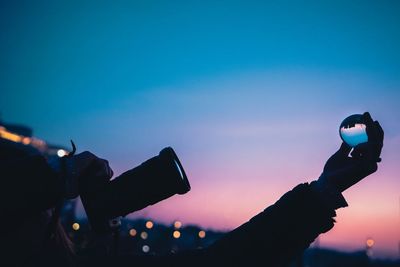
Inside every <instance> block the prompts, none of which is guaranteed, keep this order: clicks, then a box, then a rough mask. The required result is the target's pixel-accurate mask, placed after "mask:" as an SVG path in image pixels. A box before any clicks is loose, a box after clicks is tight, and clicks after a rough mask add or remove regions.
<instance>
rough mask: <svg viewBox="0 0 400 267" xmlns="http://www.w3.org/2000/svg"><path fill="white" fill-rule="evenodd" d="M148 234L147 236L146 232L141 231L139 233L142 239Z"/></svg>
mask: <svg viewBox="0 0 400 267" xmlns="http://www.w3.org/2000/svg"><path fill="white" fill-rule="evenodd" d="M148 236H149V235H148V234H147V233H146V232H141V233H140V237H141V238H142V239H147V237H148Z"/></svg>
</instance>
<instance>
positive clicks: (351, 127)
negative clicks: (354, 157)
mask: <svg viewBox="0 0 400 267" xmlns="http://www.w3.org/2000/svg"><path fill="white" fill-rule="evenodd" d="M340 137H341V138H342V139H343V141H344V142H346V143H347V144H348V145H349V146H351V147H355V146H357V145H358V144H361V143H365V142H368V135H367V126H366V125H365V124H364V122H363V117H362V115H361V114H354V115H351V116H349V117H347V118H346V119H344V120H343V122H342V124H341V125H340Z"/></svg>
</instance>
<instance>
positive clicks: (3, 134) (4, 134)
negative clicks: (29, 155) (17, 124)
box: [0, 127, 22, 143]
mask: <svg viewBox="0 0 400 267" xmlns="http://www.w3.org/2000/svg"><path fill="white" fill-rule="evenodd" d="M0 137H1V138H4V139H7V140H10V141H13V142H18V143H19V142H21V141H22V137H21V136H19V135H17V134H14V133H11V132H9V131H7V130H6V129H5V128H4V127H0Z"/></svg>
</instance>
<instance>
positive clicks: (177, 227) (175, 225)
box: [174, 221, 182, 229]
mask: <svg viewBox="0 0 400 267" xmlns="http://www.w3.org/2000/svg"><path fill="white" fill-rule="evenodd" d="M174 227H175V228H176V229H179V228H181V227H182V223H181V222H180V221H176V222H174Z"/></svg>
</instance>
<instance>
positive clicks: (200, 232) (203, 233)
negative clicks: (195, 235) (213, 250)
mask: <svg viewBox="0 0 400 267" xmlns="http://www.w3.org/2000/svg"><path fill="white" fill-rule="evenodd" d="M199 237H200V238H205V237H206V232H205V231H203V230H201V231H199Z"/></svg>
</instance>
